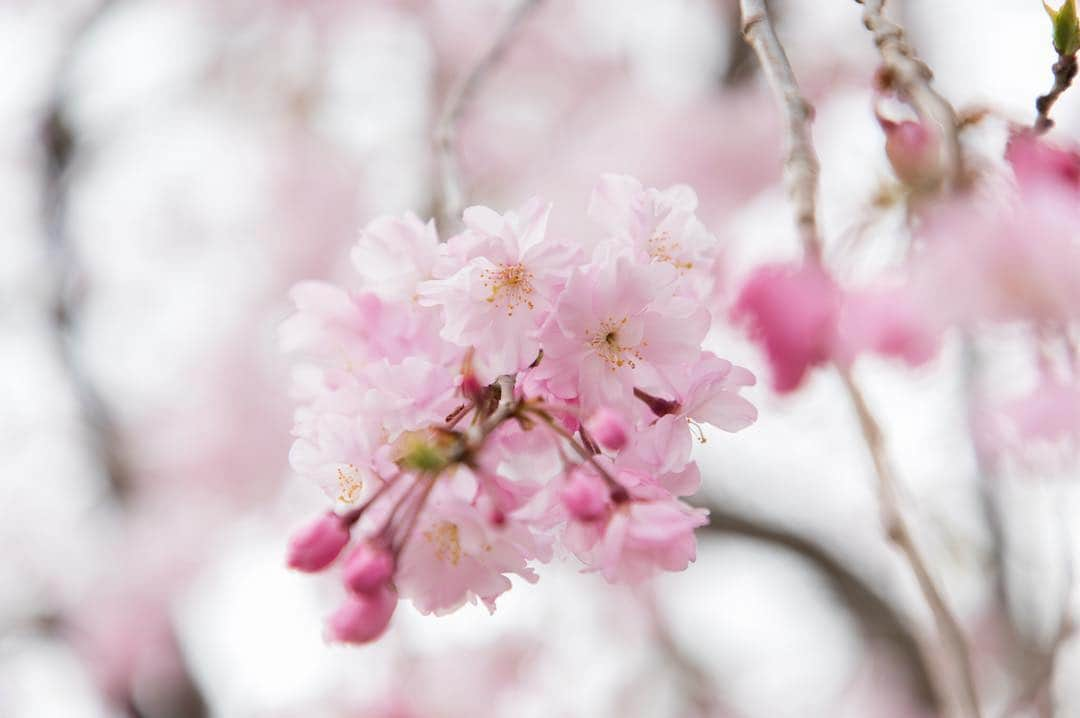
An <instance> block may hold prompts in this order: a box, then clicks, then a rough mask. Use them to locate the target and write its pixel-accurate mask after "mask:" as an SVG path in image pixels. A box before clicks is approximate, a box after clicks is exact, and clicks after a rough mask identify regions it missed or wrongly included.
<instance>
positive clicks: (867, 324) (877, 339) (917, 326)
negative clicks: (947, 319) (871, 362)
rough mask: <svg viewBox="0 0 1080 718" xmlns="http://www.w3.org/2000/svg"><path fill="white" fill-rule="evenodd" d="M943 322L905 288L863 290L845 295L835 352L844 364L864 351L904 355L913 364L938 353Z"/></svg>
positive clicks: (901, 357) (922, 361)
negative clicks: (941, 323)
mask: <svg viewBox="0 0 1080 718" xmlns="http://www.w3.org/2000/svg"><path fill="white" fill-rule="evenodd" d="M940 329H941V327H940V324H939V323H938V321H937V319H936V315H935V314H933V313H932V312H930V311H929V309H928V308H926V307H923V306H921V304H920V303H919V302H918V301H917V298H916V297H915V296H914V295H913V294H912V292H910V291H907V290H905V289H892V290H873V289H871V290H861V291H853V292H848V293H846V294H845V295H844V297H843V301H842V303H841V306H840V314H839V318H838V326H837V332H836V347H835V349H834V355H835V357H836V359H837V360H838V361H840V362H841V363H844V364H849V363H851V362H852V361H853V360H854V359H855V357H856V356H857V355H858V354H860V353H862V352H873V353H875V354H880V355H883V356H892V357H896V358H898V359H902V360H904V361H905V362H907V363H908V364H910V365H912V366H918V365H920V364H923V363H925V362H927V361H929V360H930V359H931V358H933V356H934V355H935V354H936V353H937V348H938V342H939V336H938V335H939V333H940Z"/></svg>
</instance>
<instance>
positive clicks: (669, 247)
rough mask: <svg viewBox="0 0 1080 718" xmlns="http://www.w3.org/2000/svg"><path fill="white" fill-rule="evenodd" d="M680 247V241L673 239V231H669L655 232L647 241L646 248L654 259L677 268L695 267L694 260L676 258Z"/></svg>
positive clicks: (687, 268) (688, 268) (684, 269)
mask: <svg viewBox="0 0 1080 718" xmlns="http://www.w3.org/2000/svg"><path fill="white" fill-rule="evenodd" d="M679 248H680V245H679V243H678V242H674V241H672V239H671V233H670V232H667V231H664V232H656V233H654V234H653V235H652V236H651V237H649V241H648V242H646V250H647V251H648V253H649V256H650V257H651V258H653V259H654V260H656V261H658V262H667V263H668V264H670V265H672V266H673V267H675V268H676V269H679V270H683V271H686V270H690V269H693V268H694V263H693V262H680V261H679V260H678V259H676V258H675V255H676V254H677V253H678V251H679Z"/></svg>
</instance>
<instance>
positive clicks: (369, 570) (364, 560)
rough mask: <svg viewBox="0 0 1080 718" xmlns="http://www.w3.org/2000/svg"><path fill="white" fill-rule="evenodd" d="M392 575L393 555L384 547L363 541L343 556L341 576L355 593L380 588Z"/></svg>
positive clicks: (371, 591) (370, 591)
mask: <svg viewBox="0 0 1080 718" xmlns="http://www.w3.org/2000/svg"><path fill="white" fill-rule="evenodd" d="M393 575H394V557H393V555H392V554H391V553H390V552H389V551H387V550H386V549H385V548H384V547H382V546H378V545H375V544H372V543H370V542H364V543H362V544H360V545H359V546H357V547H356V548H354V549H353V550H352V551H350V552H349V555H348V556H346V557H345V565H344V567H343V569H342V577H343V579H344V581H345V586H346V587H347V588H348V589H349V590H350V591H352V592H353V593H356V594H363V593H373V592H376V591H379V590H381V589H382V588H383V587H385V586H386V584H387V582H388V581H389V580H390V578H391V577H392V576H393Z"/></svg>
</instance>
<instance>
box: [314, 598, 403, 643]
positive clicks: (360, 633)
mask: <svg viewBox="0 0 1080 718" xmlns="http://www.w3.org/2000/svg"><path fill="white" fill-rule="evenodd" d="M397 602H398V599H397V595H396V594H395V593H394V591H393V589H391V588H389V587H387V586H383V587H382V588H380V589H378V590H376V591H372V592H369V593H361V594H350V595H349V596H348V597H347V598H346V599H345V603H343V604H342V605H341V606H340V607H339V608H338V610H337V611H335V612H334V614H333V615H332V616H330V619H329V620H328V621H327V636H328V638H329V639H330V640H332V641H338V642H341V643H370V642H371V641H374V640H375V639H376V638H378V637H379V636H381V635H382V634H383V632H385V631H386V627H387V626H389V625H390V618H391V617H393V615H394V609H396V608H397Z"/></svg>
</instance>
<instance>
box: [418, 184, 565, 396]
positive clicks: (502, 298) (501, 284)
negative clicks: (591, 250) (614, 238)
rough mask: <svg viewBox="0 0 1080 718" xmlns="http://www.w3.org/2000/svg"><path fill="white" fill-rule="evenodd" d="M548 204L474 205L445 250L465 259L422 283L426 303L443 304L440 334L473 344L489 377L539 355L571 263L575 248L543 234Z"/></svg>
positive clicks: (510, 370) (479, 366) (481, 368)
mask: <svg viewBox="0 0 1080 718" xmlns="http://www.w3.org/2000/svg"><path fill="white" fill-rule="evenodd" d="M549 211H550V207H549V206H546V205H544V204H542V203H541V202H540V201H539V200H532V201H530V202H529V203H527V204H526V205H525V206H524V207H522V208H521V210H520V214H518V213H514V212H507V213H506V214H504V215H499V214H496V213H495V212H493V211H492V210H490V209H487V208H486V207H470V208H469V209H467V210H465V215H464V221H465V226H466V231H465V232H464V233H463V234H461V235H458V236H457V237H454V238H452V239H451V240H450V242H449V243H448V249H447V251H448V252H449V253H450V254H451V255H454V256H456V257H459V258H460V259H462V260H463V261H464V262H465V264H464V266H462V267H460V268H458V269H456V271H454V272H453V273H452V274H449V275H448V276H444V277H440V278H438V279H434V280H432V281H428V282H424V283H423V284H421V285H420V289H419V292H420V301H421V303H422V304H423V305H425V306H429V307H440V308H441V309H442V312H443V318H444V324H443V327H442V330H441V336H442V337H443V338H444V339H445V340H447V341H449V342H453V343H454V344H457V345H459V346H462V347H473V348H474V349H475V350H476V353H475V359H474V361H475V364H476V367H477V370H478V371H479V373H480V374H481V376H482V377H483V378H485V379H487V380H488V381H491V380H493V379H494V378H495V377H496V376H498V375H500V374H507V373H511V374H512V373H515V372H517V371H519V370H521V369H524V368H526V367H527V366H529V365H530V364H531V363H532V362H533V361H534V360H535V359H536V357H537V354H538V353H539V351H540V342H539V329H540V326H541V324H542V323H543V322H544V321H545V320H546V319H547V317H548V314H549V313H550V311H551V308H552V305H553V303H554V300H555V297H556V296H557V295H558V292H559V291H560V290H561V289H562V287H563V284H564V283H565V281H566V277H567V275H568V274H569V272H570V269H571V267H572V266H573V260H572V257H573V254H574V250H573V249H572V248H571V247H570V246H569V245H566V244H563V243H561V242H558V241H555V240H552V239H551V238H548V237H546V236H545V231H546V227H547V216H548V213H549Z"/></svg>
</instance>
